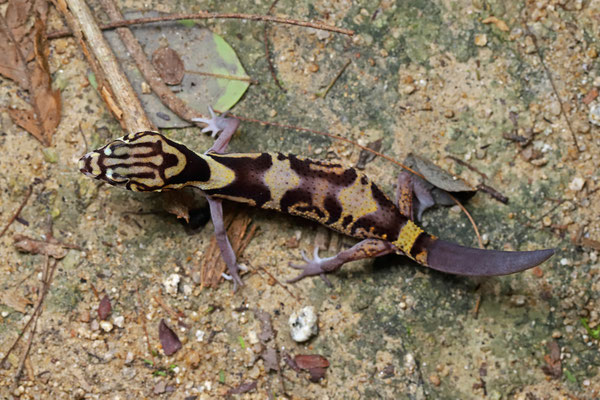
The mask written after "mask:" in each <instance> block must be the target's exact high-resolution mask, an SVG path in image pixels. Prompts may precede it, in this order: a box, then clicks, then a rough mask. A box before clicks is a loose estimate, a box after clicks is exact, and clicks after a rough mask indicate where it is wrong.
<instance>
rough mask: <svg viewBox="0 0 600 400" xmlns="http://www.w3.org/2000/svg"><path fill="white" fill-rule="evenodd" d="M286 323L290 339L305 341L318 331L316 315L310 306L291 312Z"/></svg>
mask: <svg viewBox="0 0 600 400" xmlns="http://www.w3.org/2000/svg"><path fill="white" fill-rule="evenodd" d="M288 324H289V326H290V334H291V336H292V339H293V340H294V341H296V342H305V341H307V340H308V339H310V338H311V337H312V336H314V335H316V334H317V332H318V331H319V327H318V325H317V315H316V314H315V308H314V307H312V306H308V307H304V308H303V309H301V310H300V311H299V312H293V313H292V315H290V319H289V321H288Z"/></svg>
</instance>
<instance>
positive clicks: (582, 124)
mask: <svg viewBox="0 0 600 400" xmlns="http://www.w3.org/2000/svg"><path fill="white" fill-rule="evenodd" d="M573 128H575V130H576V131H577V133H583V134H585V133H589V132H590V129H591V128H590V124H589V123H588V121H582V120H580V119H576V120H575V121H573Z"/></svg>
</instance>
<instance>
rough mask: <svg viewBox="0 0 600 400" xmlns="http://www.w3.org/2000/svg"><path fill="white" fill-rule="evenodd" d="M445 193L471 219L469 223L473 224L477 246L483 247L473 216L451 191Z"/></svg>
mask: <svg viewBox="0 0 600 400" xmlns="http://www.w3.org/2000/svg"><path fill="white" fill-rule="evenodd" d="M446 194H447V195H448V196H450V198H451V199H452V200H454V202H455V203H456V205H457V206H458V207H459V208H460V209H461V210H462V212H464V213H465V215H466V216H467V218H469V221H471V225H472V226H473V230H474V231H475V235H477V241H478V242H479V247H480V248H482V249H483V248H484V247H483V241H482V240H481V235H480V234H479V229H477V224H475V221H474V220H473V217H471V214H469V212H468V211H467V209H466V208H465V206H463V205H462V204H461V202H460V201H458V199H457V198H456V197H454V196H452V194H451V193H448V192H446Z"/></svg>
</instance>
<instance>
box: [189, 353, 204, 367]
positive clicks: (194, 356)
mask: <svg viewBox="0 0 600 400" xmlns="http://www.w3.org/2000/svg"><path fill="white" fill-rule="evenodd" d="M185 361H186V362H187V364H188V365H189V366H190V367H191V368H194V369H195V368H198V365H200V361H202V358H201V357H200V353H199V352H198V351H196V350H192V351H189V352H187V353H186V355H185Z"/></svg>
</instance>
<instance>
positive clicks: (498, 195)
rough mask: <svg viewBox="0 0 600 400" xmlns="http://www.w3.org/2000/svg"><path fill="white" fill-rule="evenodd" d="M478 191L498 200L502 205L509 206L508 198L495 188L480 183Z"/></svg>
mask: <svg viewBox="0 0 600 400" xmlns="http://www.w3.org/2000/svg"><path fill="white" fill-rule="evenodd" d="M477 189H478V190H481V191H482V192H484V193H487V194H489V195H490V196H492V198H493V199H496V200H498V201H499V202H500V203H503V204H508V197H506V196H505V195H503V194H502V193H500V192H499V191H497V190H496V189H494V188H493V187H491V186H488V185H486V184H485V183H480V184H479V185H477Z"/></svg>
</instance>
